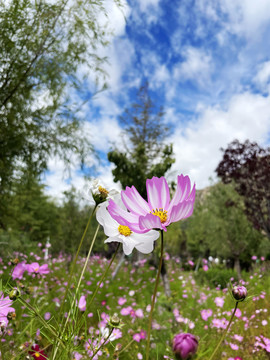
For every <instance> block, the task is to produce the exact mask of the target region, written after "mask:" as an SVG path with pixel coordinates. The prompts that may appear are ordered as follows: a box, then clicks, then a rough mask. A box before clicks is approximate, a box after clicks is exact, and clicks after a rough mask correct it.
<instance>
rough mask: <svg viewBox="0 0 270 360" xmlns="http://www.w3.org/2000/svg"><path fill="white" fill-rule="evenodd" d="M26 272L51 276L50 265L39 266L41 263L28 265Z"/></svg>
mask: <svg viewBox="0 0 270 360" xmlns="http://www.w3.org/2000/svg"><path fill="white" fill-rule="evenodd" d="M26 270H27V271H28V273H30V274H31V273H33V274H41V275H46V274H49V272H50V270H49V268H48V264H43V265H41V266H39V263H37V262H33V263H32V264H26Z"/></svg>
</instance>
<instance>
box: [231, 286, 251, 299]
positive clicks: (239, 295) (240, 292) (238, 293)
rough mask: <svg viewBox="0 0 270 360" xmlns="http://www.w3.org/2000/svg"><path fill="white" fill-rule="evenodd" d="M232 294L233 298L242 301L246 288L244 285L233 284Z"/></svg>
mask: <svg viewBox="0 0 270 360" xmlns="http://www.w3.org/2000/svg"><path fill="white" fill-rule="evenodd" d="M232 294H233V297H234V298H235V300H237V301H243V300H245V298H246V297H247V289H246V288H245V287H244V286H240V285H239V286H234V287H233V289H232Z"/></svg>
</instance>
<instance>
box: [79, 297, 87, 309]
mask: <svg viewBox="0 0 270 360" xmlns="http://www.w3.org/2000/svg"><path fill="white" fill-rule="evenodd" d="M78 308H79V310H80V311H85V310H86V297H85V295H82V296H81V297H80V300H79V304H78Z"/></svg>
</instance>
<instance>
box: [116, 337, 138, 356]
mask: <svg viewBox="0 0 270 360" xmlns="http://www.w3.org/2000/svg"><path fill="white" fill-rule="evenodd" d="M134 341H135V340H133V339H132V340H131V341H130V342H129V343H128V344H127V345H126V346H125V347H124V349H123V350H121V351H120V352H119V354H118V355H120V354H122V353H123V352H124V351H126V350H127V349H128V348H129V347H130V345H131V344H132V343H134Z"/></svg>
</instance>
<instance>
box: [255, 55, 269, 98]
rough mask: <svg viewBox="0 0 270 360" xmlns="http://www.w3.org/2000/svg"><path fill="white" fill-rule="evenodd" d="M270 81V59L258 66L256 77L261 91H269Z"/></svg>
mask: <svg viewBox="0 0 270 360" xmlns="http://www.w3.org/2000/svg"><path fill="white" fill-rule="evenodd" d="M269 81H270V61H265V62H264V63H262V64H260V65H259V66H258V72H257V74H256V76H255V77H254V82H255V83H256V84H257V85H258V87H259V88H260V90H261V91H263V92H265V91H268V92H269V90H270V87H269ZM267 85H268V86H267Z"/></svg>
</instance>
